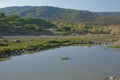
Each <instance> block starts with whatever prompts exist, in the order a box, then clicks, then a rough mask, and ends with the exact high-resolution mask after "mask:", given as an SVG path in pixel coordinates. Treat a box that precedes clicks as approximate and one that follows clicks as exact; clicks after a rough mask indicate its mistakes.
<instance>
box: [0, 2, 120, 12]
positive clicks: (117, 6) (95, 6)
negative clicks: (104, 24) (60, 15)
mask: <svg viewBox="0 0 120 80" xmlns="http://www.w3.org/2000/svg"><path fill="white" fill-rule="evenodd" d="M26 5H30V6H55V7H62V8H70V9H79V10H89V11H96V12H100V11H105V12H109V11H120V0H1V1H0V8H2V7H8V6H26Z"/></svg>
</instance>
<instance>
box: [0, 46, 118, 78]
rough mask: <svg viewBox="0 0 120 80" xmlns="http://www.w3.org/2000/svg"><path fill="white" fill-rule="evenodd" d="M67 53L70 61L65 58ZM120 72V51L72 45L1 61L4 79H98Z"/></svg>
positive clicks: (0, 67)
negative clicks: (63, 58)
mask: <svg viewBox="0 0 120 80" xmlns="http://www.w3.org/2000/svg"><path fill="white" fill-rule="evenodd" d="M64 56H67V57H69V60H66V61H65V60H64V61H63V60H61V57H64ZM112 75H117V76H119V75H120V50H118V51H115V50H114V49H105V47H104V46H103V47H100V46H92V47H87V46H84V47H81V46H70V47H61V48H56V49H52V50H47V51H42V52H36V53H35V54H27V55H21V56H14V57H12V58H11V59H10V60H7V61H2V62H0V80H98V79H100V78H104V77H106V76H112Z"/></svg>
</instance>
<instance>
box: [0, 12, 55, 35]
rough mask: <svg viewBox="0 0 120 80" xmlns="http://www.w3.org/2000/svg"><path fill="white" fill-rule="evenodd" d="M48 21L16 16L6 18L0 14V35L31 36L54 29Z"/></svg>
mask: <svg viewBox="0 0 120 80" xmlns="http://www.w3.org/2000/svg"><path fill="white" fill-rule="evenodd" d="M54 27H55V25H54V24H52V23H51V22H49V21H45V20H42V19H34V18H19V17H18V16H17V15H10V16H6V15H5V14H4V13H0V35H33V34H40V33H41V32H43V31H44V30H45V29H49V28H54Z"/></svg>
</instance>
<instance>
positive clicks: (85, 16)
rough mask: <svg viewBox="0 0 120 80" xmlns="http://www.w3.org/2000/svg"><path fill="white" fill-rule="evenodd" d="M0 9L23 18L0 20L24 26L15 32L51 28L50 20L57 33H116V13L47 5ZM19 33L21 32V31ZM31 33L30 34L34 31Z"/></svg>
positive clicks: (118, 19)
mask: <svg viewBox="0 0 120 80" xmlns="http://www.w3.org/2000/svg"><path fill="white" fill-rule="evenodd" d="M0 12H5V13H6V14H7V15H11V14H12V15H13V14H17V15H18V16H20V17H23V18H24V19H23V18H22V19H20V18H19V19H15V18H13V16H12V19H10V16H9V17H7V18H8V20H6V21H5V20H4V19H0V20H1V22H2V23H3V22H4V24H6V23H7V24H6V25H7V26H14V28H16V27H17V29H18V28H19V27H18V26H22V27H24V28H25V29H26V28H27V30H23V28H22V30H19V31H28V32H29V28H31V29H33V30H36V29H37V30H36V31H37V32H38V31H39V30H42V29H43V28H46V27H50V28H53V24H52V23H54V24H55V25H54V26H57V28H56V29H55V30H56V32H58V33H60V34H72V33H77V34H81V33H82V34H86V33H105V34H106V33H112V34H119V33H120V30H119V29H120V12H90V11H84V10H73V9H63V8H57V7H49V6H41V7H39V6H36V7H32V6H24V7H7V8H1V9H0ZM14 17H15V15H14ZM30 17H31V18H30ZM32 18H34V19H32ZM40 19H45V20H40ZM10 20H12V21H10ZM46 20H47V21H46ZM2 23H0V24H2ZM6 25H5V26H6ZM38 26H39V27H38ZM3 31H4V30H3ZM13 31H14V29H13ZM17 31H18V30H17ZM43 32H44V31H43ZM20 33H21V34H24V32H20ZM25 33H26V32H25ZM31 33H34V31H33V32H31ZM29 34H30V33H29Z"/></svg>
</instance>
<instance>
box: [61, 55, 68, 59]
mask: <svg viewBox="0 0 120 80" xmlns="http://www.w3.org/2000/svg"><path fill="white" fill-rule="evenodd" d="M68 59H69V57H66V56H65V57H62V58H61V60H68Z"/></svg>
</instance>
